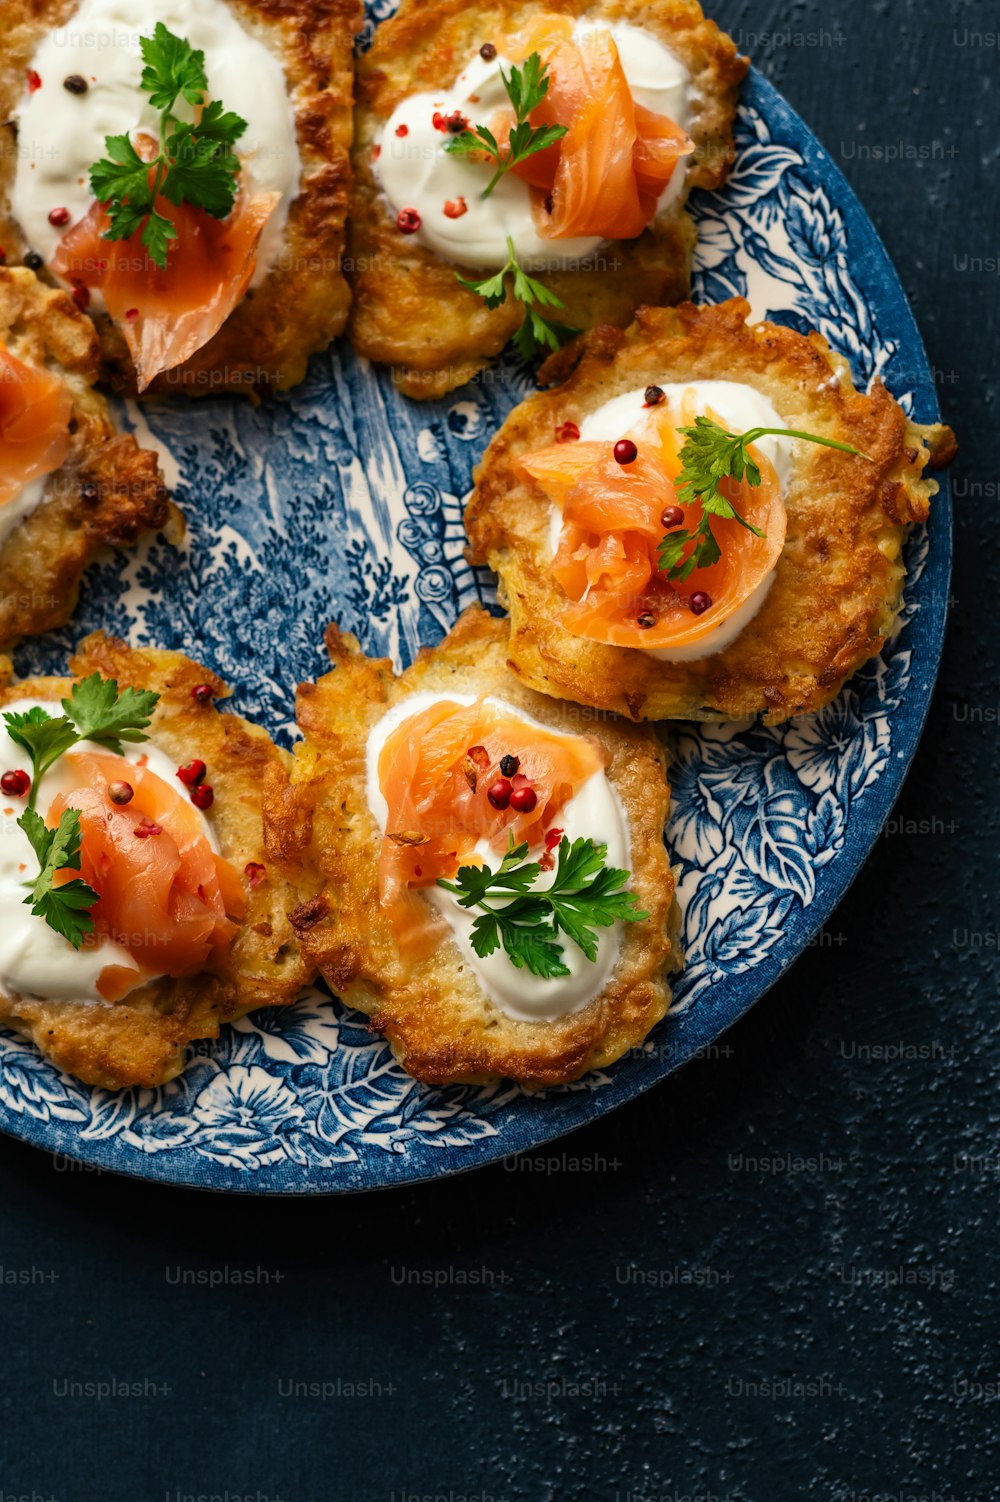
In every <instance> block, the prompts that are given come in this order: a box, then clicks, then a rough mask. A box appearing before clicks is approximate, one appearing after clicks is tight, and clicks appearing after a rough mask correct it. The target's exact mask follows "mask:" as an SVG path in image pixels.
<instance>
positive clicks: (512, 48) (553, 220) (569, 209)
mask: <svg viewBox="0 0 1000 1502" xmlns="http://www.w3.org/2000/svg"><path fill="white" fill-rule="evenodd" d="M572 33H573V23H572V21H571V19H570V18H569V17H566V16H541V17H538V18H537V20H536V21H535V22H534V23H533V24H531V25H529V26H527V27H526V28H525V29H524V31H523V32H522V33H520V34H519V35H518V36H517V37H515V38H513V39H509V40H508V41H507V42H506V43H504V44H500V43H498V47H499V48H500V50H501V51H503V52H505V54H506V55H507V56H509V57H511V58H512V60H513V61H521V60H523V59H524V58H525V57H527V56H529V55H530V54H531V53H532V52H538V53H539V55H540V56H541V57H542V59H543V62H544V63H545V65H546V68H547V70H548V75H549V88H548V92H547V93H546V96H545V98H544V99H543V100H542V102H541V104H539V105H538V106H537V107H536V108H535V109H534V110H533V111H532V113H531V117H530V118H531V123H532V125H536V126H539V125H564V126H566V135H564V136H563V137H562V139H561V140H560V141H558V142H557V143H556V144H555V145H553V146H549V147H547V148H546V149H545V150H544V151H540V152H536V153H535V154H534V155H533V156H529V157H526V158H525V160H524V161H523V162H519V163H518V164H517V165H515V166H514V167H513V168H512V169H511V170H512V171H513V172H515V173H516V174H517V175H518V176H520V177H521V178H523V180H524V181H525V182H527V183H528V184H530V186H531V188H532V189H533V193H532V212H533V215H534V219H535V224H536V227H537V229H538V232H539V234H540V235H542V236H543V237H545V238H547V239H556V240H558V239H567V238H570V237H573V236H594V235H596V236H600V238H601V239H606V240H629V239H633V238H634V237H635V236H636V235H641V234H642V232H643V230H644V229H645V228H646V226H647V225H648V224H649V223H650V221H651V220H652V219H653V218H654V217H655V214H656V209H657V205H658V203H659V200H660V197H661V195H662V194H663V192H664V190H665V189H666V187H667V184H668V183H669V182H670V179H671V178H672V176H673V174H674V171H675V169H676V167H677V163H678V162H679V161H680V160H681V159H682V158H683V157H685V156H687V155H689V154H690V153H691V152H692V151H693V150H694V144H693V142H692V141H691V140H690V139H689V138H688V136H687V135H686V133H685V132H684V131H683V130H681V129H680V127H679V126H678V125H676V124H675V123H674V122H673V121H672V120H670V119H669V118H668V117H667V116H666V115H658V114H656V113H654V112H653V111H652V110H648V109H644V108H643V107H642V106H641V105H637V104H636V103H635V101H634V100H633V98H632V92H631V89H630V88H629V85H628V80H627V78H626V77H625V70H624V69H623V67H622V63H621V58H620V57H619V55H618V48H617V47H616V45H615V42H614V38H613V36H612V35H611V33H610V32H609V31H594V32H592V33H590V34H589V35H587V36H585V37H583V38H581V39H580V40H579V41H575V40H574V39H573V34H572ZM512 123H513V117H512V116H510V115H507V116H504V117H498V119H497V121H496V122H495V125H496V128H495V129H494V135H496V136H497V139H498V141H499V142H500V143H501V146H505V145H506V141H507V137H508V136H509V134H510V127H511V125H512Z"/></svg>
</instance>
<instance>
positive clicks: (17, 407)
mask: <svg viewBox="0 0 1000 1502" xmlns="http://www.w3.org/2000/svg"><path fill="white" fill-rule="evenodd" d="M72 411H73V399H72V397H71V396H70V394H69V391H68V390H67V388H66V386H65V385H64V384H63V382H62V381H60V380H59V379H58V378H57V377H56V376H54V375H51V374H50V373H49V372H48V371H47V370H42V369H39V368H38V367H37V366H34V365H26V364H25V363H24V362H23V360H19V359H17V357H16V356H15V355H12V354H11V353H10V351H9V350H8V349H7V348H5V346H4V345H2V344H0V505H4V504H5V503H6V502H7V501H10V500H13V498H14V496H16V495H17V494H18V493H19V491H21V490H22V489H23V488H24V486H25V485H28V484H30V483H31V481H32V480H40V479H42V477H43V476H45V475H49V474H52V472H53V471H54V470H57V469H59V467H60V466H61V465H62V464H63V462H64V461H65V459H66V455H67V454H68V453H69V444H70V433H69V421H70V417H71V415H72Z"/></svg>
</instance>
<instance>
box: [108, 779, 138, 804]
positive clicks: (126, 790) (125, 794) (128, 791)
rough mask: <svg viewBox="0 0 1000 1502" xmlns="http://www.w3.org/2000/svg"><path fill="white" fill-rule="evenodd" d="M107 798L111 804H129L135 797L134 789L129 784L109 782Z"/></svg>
mask: <svg viewBox="0 0 1000 1502" xmlns="http://www.w3.org/2000/svg"><path fill="white" fill-rule="evenodd" d="M108 797H109V798H110V799H111V801H112V803H131V802H132V799H133V798H134V797H135V788H134V787H133V786H132V784H131V783H130V782H109V783H108Z"/></svg>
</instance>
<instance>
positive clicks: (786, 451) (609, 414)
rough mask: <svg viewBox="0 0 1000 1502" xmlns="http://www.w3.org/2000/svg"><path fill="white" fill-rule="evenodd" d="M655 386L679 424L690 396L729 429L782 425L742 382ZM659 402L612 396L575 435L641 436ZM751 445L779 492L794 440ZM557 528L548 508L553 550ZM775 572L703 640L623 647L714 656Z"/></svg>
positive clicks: (668, 658)
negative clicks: (772, 474)
mask: <svg viewBox="0 0 1000 1502" xmlns="http://www.w3.org/2000/svg"><path fill="white" fill-rule="evenodd" d="M659 384H660V390H661V391H662V392H663V395H664V400H665V401H666V402H667V403H668V404H669V405H670V406H671V407H672V408H673V409H674V410H675V411H676V412H677V413H678V417H677V422H678V424H680V423H681V421H682V419H681V417H680V415H679V414H680V409H681V403H682V401H683V400H684V398H685V397H688V398H693V400H694V403H695V407H696V410H697V411H698V412H705V411H707V410H709V409H711V411H712V412H714V413H715V414H716V416H717V417H718V419H719V421H720V422H721V423H723V425H724V426H725V427H727V428H729V429H730V431H731V432H733V433H745V432H746V431H747V429H748V428H783V427H785V426H787V424H786V423H785V422H784V420H783V419H782V417H781V415H780V414H779V413H778V412H777V411H776V410H775V408H774V406H773V405H772V403H771V402H770V401H768V399H767V397H766V396H763V395H762V394H761V393H760V392H759V391H756V390H755V389H754V388H753V387H752V386H747V385H746V384H745V383H744V382H742V381H688V382H683V381H663V382H661V383H659ZM662 410H663V409H662V406H658V407H656V408H653V407H647V406H646V388H645V387H644V386H640V387H637V388H636V390H635V391H627V392H625V393H624V395H622V396H616V397H613V398H612V400H611V401H609V402H605V403H604V405H603V406H602V407H598V408H597V410H596V411H595V412H591V413H589V414H588V416H587V417H585V418H584V419H583V421H582V422H581V424H580V439H581V441H585V442H593V443H616V442H617V441H618V439H619V438H621V437H623V436H624V435H625V434H626V433H629V434H631V435H632V436H633V437H634V438H635V439H636V440H637V441H641V439H642V434H643V432H644V430H646V429H647V428H648V427H649V426H650V424H651V423H652V422H653V421H654V420H656V421H658V420H662ZM755 447H756V448H758V449H759V450H760V452H761V453H762V454H763V455H764V456H765V457H766V458H767V459H768V460H769V462H770V463H771V464H772V465H773V466H774V471H775V474H776V475H777V477H778V483H779V485H780V486H781V490H782V493H784V491H785V490H786V489H787V487H788V483H789V481H790V479H791V476H792V454H793V451H794V447H795V439H793V438H782V437H773V436H769V437H767V438H760V439H758V441H757V443H756V445H755ZM561 531H562V516H561V514H560V512H559V510H558V508H557V507H555V506H553V507H552V511H551V514H550V518H549V545H550V547H551V549H552V552H553V553H554V552H555V550H556V548H557V547H558V546H559V535H560V532H561ZM774 575H775V570H774V569H771V571H770V573H768V574H767V576H766V577H765V578H764V579H762V580H761V582H760V584H759V585H758V586H757V588H756V589H755V590H754V591H753V593H752V594H751V595H750V596H749V598H748V599H746V600H745V601H744V602H743V604H742V605H741V606H740V607H739V608H738V609H737V610H734V611H733V613H732V615H729V616H727V617H726V619H725V620H724V621H720V622H719V624H718V626H716V628H715V630H714V631H713V632H712V633H711V634H710V635H709V636H708V637H706V638H705V640H704V641H700V642H696V643H692V644H691V645H690V646H676V647H629V648H626V650H627V651H633V652H644V653H645V654H646V655H647V656H649V657H655V658H657V659H658V660H659V661H661V662H694V661H697V660H698V659H700V658H703V657H714V656H715V654H716V653H717V652H721V651H723V650H724V649H725V648H726V647H728V646H730V645H731V644H732V643H733V642H734V641H735V640H736V638H737V637H738V636H739V635H740V633H741V632H742V631H744V630H745V629H746V628H747V626H748V625H749V624H750V622H751V621H752V620H753V618H754V616H755V615H756V614H757V612H758V611H759V610H760V608H761V606H762V605H763V603H764V601H765V600H766V599H767V596H768V593H769V591H770V589H771V585H772V584H773V583H774Z"/></svg>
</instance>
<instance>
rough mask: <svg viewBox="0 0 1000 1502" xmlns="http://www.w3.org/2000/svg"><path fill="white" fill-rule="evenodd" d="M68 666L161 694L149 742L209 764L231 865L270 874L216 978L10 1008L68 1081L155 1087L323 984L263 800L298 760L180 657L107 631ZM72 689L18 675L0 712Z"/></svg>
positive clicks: (10, 1022)
mask: <svg viewBox="0 0 1000 1502" xmlns="http://www.w3.org/2000/svg"><path fill="white" fill-rule="evenodd" d="M69 667H70V671H71V673H72V674H73V675H74V676H75V677H78V678H80V677H85V676H86V675H87V674H89V673H94V672H99V673H101V674H102V675H103V676H104V677H111V678H117V680H118V682H119V684H120V685H122V686H125V685H126V684H127V685H130V686H131V687H133V688H148V689H154V690H155V691H156V692H157V693H159V694H160V702H159V704H158V705H157V707H156V710H155V712H154V716H153V724H152V726H151V733H152V734H153V735H154V736H155V739H156V744H157V745H158V746H159V747H160V748H161V749H162V750H164V751H165V752H166V753H167V754H168V755H170V756H172V757H173V758H174V759H175V760H176V761H178V763H180V762H182V761H186V760H189V759H190V758H191V757H192V756H193V755H197V756H199V757H201V758H202V760H204V761H205V762H206V763H207V764H208V768H209V776H210V777H211V781H212V786H213V788H214V790H215V794H216V798H215V802H214V804H213V806H212V823H213V827H214V830H215V834H216V838H217V839H218V842H219V847H220V850H221V852H222V854H223V855H224V856H225V857H226V859H227V860H229V861H231V862H232V864H233V865H234V866H235V868H236V870H237V871H238V872H240V873H242V872H243V868H244V866H245V865H246V864H247V862H248V861H259V862H261V863H262V864H264V865H265V866H266V867H267V875H266V877H265V879H264V880H263V881H262V882H261V884H260V885H259V886H258V887H256V888H253V889H250V888H248V890H247V900H248V911H247V916H246V918H245V920H244V921H243V922H242V924H241V925H240V930H239V933H238V934H237V936H236V938H235V940H234V941H233V945H232V947H231V949H230V951H229V954H228V956H227V960H226V964H225V966H224V967H223V968H222V969H221V970H220V972H219V973H218V974H207V973H206V974H202V975H197V976H191V977H185V978H182V979H179V980H172V981H171V980H163V981H158V982H154V983H151V984H150V985H147V986H143V987H141V988H140V989H138V990H136V991H133V992H132V993H131V994H130V995H129V996H127V997H125V998H124V999H123V1000H122V1001H120V1002H117V1003H115V1004H113V1005H110V1004H107V1003H104V1002H85V1001H81V1002H65V1001H45V1000H39V999H37V998H31V997H13V998H3V999H0V1021H2V1022H3V1023H4V1024H5V1025H6V1026H9V1027H13V1028H16V1029H17V1031H19V1032H21V1033H23V1034H25V1035H26V1036H28V1037H30V1038H31V1039H32V1040H33V1042H34V1043H35V1044H36V1046H37V1047H38V1048H39V1049H40V1050H41V1052H42V1053H43V1054H45V1055H46V1057H47V1058H49V1059H51V1060H52V1062H53V1063H54V1064H55V1065H57V1066H58V1067H59V1068H60V1069H63V1070H65V1071H66V1072H67V1073H68V1074H72V1075H76V1076H77V1078H79V1079H81V1080H83V1081H85V1082H86V1083H87V1084H91V1085H98V1086H101V1087H103V1088H104V1089H107V1090H118V1089H123V1088H125V1087H127V1086H130V1085H140V1086H146V1087H152V1086H154V1085H159V1084H163V1083H164V1082H165V1081H167V1080H169V1079H172V1078H173V1077H174V1076H175V1075H177V1074H179V1073H180V1071H181V1070H182V1068H183V1067H184V1064H185V1062H186V1050H187V1048H188V1046H189V1045H190V1044H192V1043H194V1042H195V1041H197V1040H199V1039H202V1038H206V1039H207V1038H216V1037H218V1035H219V1026H220V1024H221V1023H222V1022H232V1021H233V1020H234V1019H235V1018H237V1017H241V1016H243V1015H244V1013H246V1012H249V1011H252V1010H253V1009H254V1008H256V1007H262V1006H282V1005H286V1004H288V1003H289V1002H292V1001H294V1000H295V997H296V996H297V995H298V993H299V991H300V990H301V988H302V987H303V985H305V984H306V983H307V982H308V981H309V980H311V979H312V978H313V975H314V973H315V972H314V971H313V970H312V968H311V966H310V965H309V964H308V962H307V961H306V959H305V956H304V955H303V954H302V952H301V950H300V949H299V946H298V945H297V943H296V942H295V935H294V933H293V931H292V928H291V925H290V923H289V921H288V913H289V911H290V910H292V909H294V908H295V907H296V906H297V905H298V904H300V903H301V901H302V900H303V899H304V897H305V896H306V895H307V892H306V889H305V888H303V887H301V886H300V885H299V883H300V881H301V879H302V878H301V874H300V873H298V872H296V871H295V870H294V869H292V868H291V867H289V866H286V865H285V864H284V863H283V862H282V861H281V859H280V857H279V856H277V855H274V854H272V853H271V852H270V851H269V850H266V849H265V840H264V831H263V815H262V800H263V797H264V795H265V792H267V791H271V792H272V794H273V792H274V790H276V789H278V788H280V787H281V786H282V785H283V783H284V782H285V781H286V780H287V776H288V766H289V764H290V757H289V756H288V753H287V752H284V751H282V750H281V749H280V748H279V747H277V746H275V745H274V744H273V742H272V741H271V739H270V737H269V736H268V734H267V732H266V731H264V730H262V729H261V728H260V727H259V726H257V725H252V724H250V723H249V722H248V721H247V720H244V719H242V718H241V717H240V716H238V715H235V714H229V713H220V712H219V711H218V710H217V709H216V708H215V706H214V704H212V703H206V704H202V703H199V702H197V701H196V700H194V699H193V698H192V695H191V690H192V688H193V687H194V686H195V685H196V684H201V683H207V684H209V685H210V686H211V688H212V690H213V693H214V694H215V695H216V696H217V697H224V696H225V695H227V694H228V692H229V691H228V689H227V688H226V686H225V684H223V682H222V681H221V680H220V679H219V678H217V677H216V676H215V675H214V674H213V673H210V672H208V671H207V670H206V669H205V668H203V667H200V666H199V665H198V664H197V663H196V662H192V661H191V659H190V658H188V657H185V656H184V655H183V654H182V653H180V652H165V651H158V650H155V649H152V648H148V649H147V648H142V649H140V648H133V647H129V646H127V645H126V644H125V642H122V641H119V640H118V639H117V638H115V637H109V636H105V635H103V634H102V633H100V632H97V633H95V634H94V635H92V636H88V637H86V638H85V639H84V640H83V641H82V642H81V643H80V645H79V647H78V649H77V651H76V653H75V655H74V656H73V657H72V658H71V659H70V663H69ZM8 668H9V665H8ZM71 683H72V679H71V678H36V679H25V680H23V681H20V682H15V681H13V680H12V679H11V678H10V674H9V671H8V672H7V674H6V677H5V680H4V684H3V686H2V687H0V705H3V704H8V703H10V702H11V701H12V700H14V699H17V698H22V697H28V696H34V697H37V698H41V699H52V700H54V701H58V700H59V699H61V698H62V697H64V696H65V695H66V694H67V693H68V692H69V689H70V686H71Z"/></svg>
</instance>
